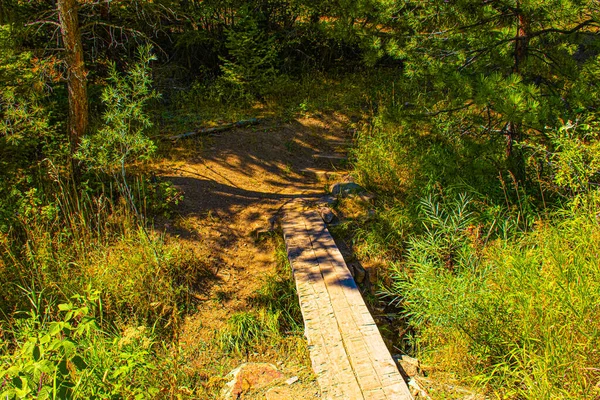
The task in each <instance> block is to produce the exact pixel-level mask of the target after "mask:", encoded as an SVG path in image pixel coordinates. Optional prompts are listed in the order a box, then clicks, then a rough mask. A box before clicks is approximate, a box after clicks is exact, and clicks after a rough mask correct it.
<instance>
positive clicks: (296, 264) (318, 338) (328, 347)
mask: <svg viewBox="0 0 600 400" xmlns="http://www.w3.org/2000/svg"><path fill="white" fill-rule="evenodd" d="M298 221H299V222H298ZM282 227H283V230H284V234H285V239H286V245H287V248H288V255H289V257H290V261H291V263H292V268H293V272H294V278H295V280H296V287H297V290H298V296H299V298H300V303H301V308H302V313H303V317H304V322H305V335H306V337H307V340H308V343H309V351H310V354H311V360H312V364H313V369H314V371H315V374H316V375H317V380H318V382H319V385H320V386H321V391H322V397H323V398H331V399H342V398H344V399H350V398H357V399H358V398H362V395H361V392H360V387H359V385H358V382H357V381H356V378H355V376H354V372H353V370H352V367H351V365H350V362H349V360H348V356H347V354H346V351H345V349H344V346H343V339H342V337H341V333H340V331H339V330H338V329H337V323H336V321H335V313H334V311H333V308H332V306H331V302H330V301H329V295H328V292H327V288H326V287H325V284H324V282H323V279H322V275H321V272H320V268H319V264H318V262H317V259H316V257H315V256H314V251H313V249H312V246H311V241H310V236H309V234H308V232H307V231H306V226H305V224H304V221H303V219H302V218H301V216H299V215H297V214H296V215H294V214H293V213H292V214H291V218H286V219H284V221H283V222H282Z"/></svg>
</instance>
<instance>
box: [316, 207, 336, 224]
mask: <svg viewBox="0 0 600 400" xmlns="http://www.w3.org/2000/svg"><path fill="white" fill-rule="evenodd" d="M319 214H321V218H323V221H325V223H326V224H330V223H331V222H332V221H333V220H334V219H335V214H334V213H333V210H332V209H331V208H329V207H321V208H319Z"/></svg>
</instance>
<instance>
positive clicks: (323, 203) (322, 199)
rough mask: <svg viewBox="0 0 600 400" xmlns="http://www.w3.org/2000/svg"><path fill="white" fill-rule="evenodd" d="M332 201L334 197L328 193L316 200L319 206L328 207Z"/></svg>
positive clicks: (333, 201)
mask: <svg viewBox="0 0 600 400" xmlns="http://www.w3.org/2000/svg"><path fill="white" fill-rule="evenodd" d="M333 203H335V198H334V197H333V196H330V195H325V196H323V197H320V198H319V200H317V206H319V207H329V206H332V205H333Z"/></svg>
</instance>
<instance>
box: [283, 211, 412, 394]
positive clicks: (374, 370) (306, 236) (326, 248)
mask: <svg viewBox="0 0 600 400" xmlns="http://www.w3.org/2000/svg"><path fill="white" fill-rule="evenodd" d="M282 228H283V232H284V236H285V241H286V246H287V249H288V256H289V258H290V262H291V264H292V269H293V272H294V278H295V279H296V287H297V289H298V296H299V300H300V306H301V309H302V314H303V318H304V320H305V329H306V330H305V334H306V337H307V340H308V342H309V350H310V354H311V360H312V363H313V369H314V370H315V373H316V374H317V379H318V382H319V385H320V386H321V390H322V395H323V397H324V398H331V399H337V398H339V399H375V400H376V399H382V400H385V399H399V400H405V399H412V396H411V395H410V392H409V390H408V387H407V385H406V383H405V382H404V380H403V379H402V377H401V375H400V373H399V372H398V369H397V368H396V365H395V363H394V361H393V359H392V357H391V355H390V353H389V351H388V350H387V348H386V346H385V343H384V342H383V339H382V338H381V335H380V334H379V331H378V329H377V326H376V325H375V321H374V320H373V318H372V316H371V314H370V313H369V310H368V308H367V307H366V304H365V303H364V300H363V298H362V295H361V294H360V291H359V290H358V287H357V286H356V283H355V282H354V279H353V278H352V275H351V274H350V271H349V270H348V267H347V266H346V263H345V262H344V259H343V257H342V255H341V253H340V252H339V250H338V248H337V246H336V245H335V242H334V241H333V238H332V237H331V235H330V234H329V231H328V230H327V227H326V226H325V224H324V222H323V221H322V219H321V217H320V215H319V214H318V212H316V211H314V210H303V209H302V203H301V201H295V202H293V203H290V204H289V205H288V207H286V209H285V214H284V218H283V221H282Z"/></svg>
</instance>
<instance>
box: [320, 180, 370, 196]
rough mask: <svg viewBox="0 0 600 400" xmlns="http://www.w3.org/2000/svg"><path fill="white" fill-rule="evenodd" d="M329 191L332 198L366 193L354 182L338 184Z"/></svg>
mask: <svg viewBox="0 0 600 400" xmlns="http://www.w3.org/2000/svg"><path fill="white" fill-rule="evenodd" d="M329 191H330V192H331V194H332V195H334V196H341V197H346V196H349V195H351V194H357V193H366V190H365V188H363V187H362V186H360V185H359V184H358V183H355V182H351V181H350V182H338V183H334V184H333V185H331V186H330V187H329Z"/></svg>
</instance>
